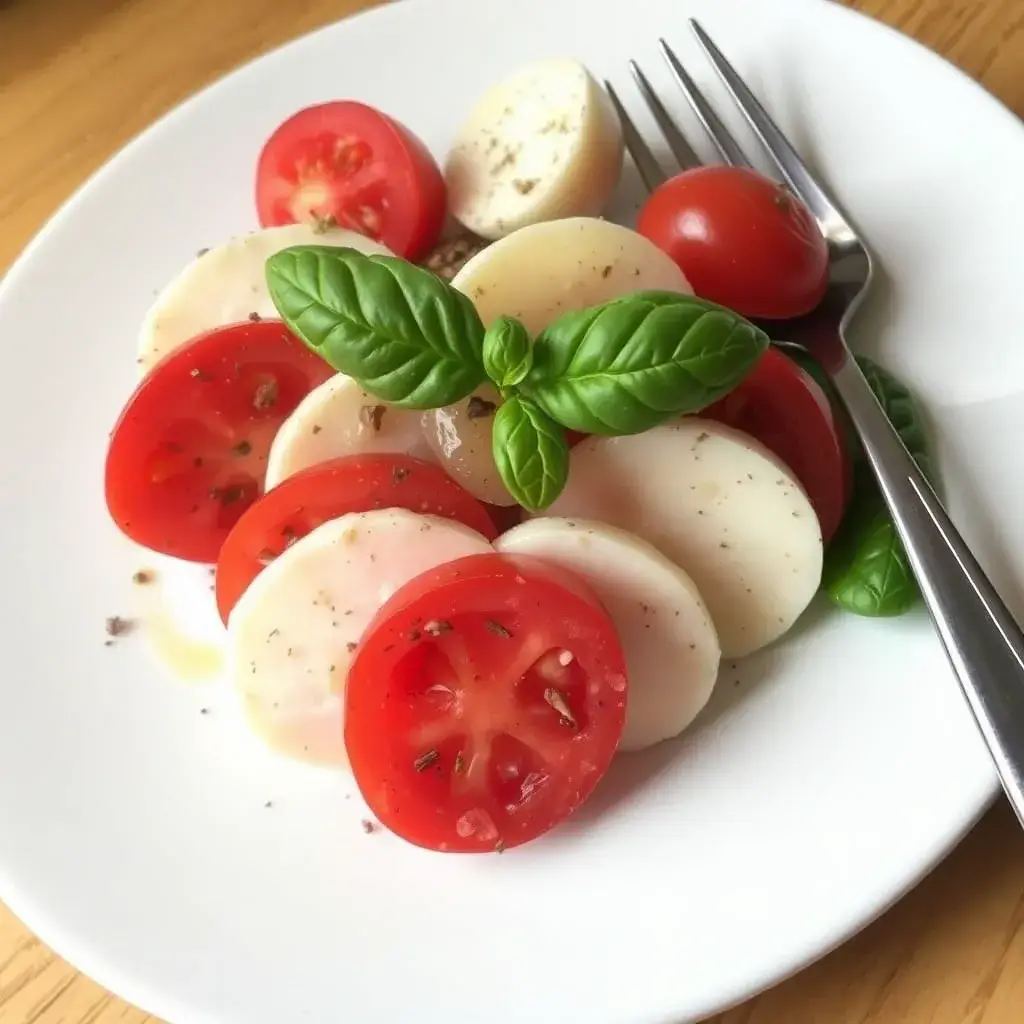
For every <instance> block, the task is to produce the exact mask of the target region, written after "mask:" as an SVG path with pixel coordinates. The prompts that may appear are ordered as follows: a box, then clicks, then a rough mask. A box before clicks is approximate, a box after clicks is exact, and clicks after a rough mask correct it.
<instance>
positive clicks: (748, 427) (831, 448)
mask: <svg viewBox="0 0 1024 1024" xmlns="http://www.w3.org/2000/svg"><path fill="white" fill-rule="evenodd" d="M813 383H814V382H813V381H810V384H813ZM814 387H815V389H817V390H820V389H818V388H817V385H816V384H815V385H814ZM700 415H701V416H706V417H708V418H709V419H713V420H717V421H718V422H719V423H726V424H728V425H729V426H732V427H735V428H736V429H737V430H742V431H744V432H745V433H747V434H750V435H752V436H753V437H755V438H757V440H758V441H760V442H761V443H762V444H763V445H764V446H765V447H766V448H768V449H769V450H771V451H772V452H774V453H775V454H776V455H777V456H778V457H779V458H780V459H782V461H783V462H785V463H786V465H787V466H789V468H790V469H791V470H792V471H793V473H794V474H795V475H796V478H797V479H798V480H799V481H800V483H801V484H802V485H803V488H804V490H805V491H806V492H807V496H808V498H809V499H810V501H811V505H812V506H813V507H814V511H815V512H816V513H817V515H818V522H819V523H820V524H821V535H822V539H823V540H824V541H826V542H827V541H828V540H830V539H831V538H832V536H833V534H834V533H835V532H836V530H837V529H838V528H839V523H840V520H841V519H842V518H843V512H844V511H845V509H846V502H847V500H848V499H849V495H850V487H851V485H852V477H851V469H850V459H849V455H848V453H847V451H846V448H845V446H844V445H843V442H842V440H841V438H840V437H839V434H838V432H837V430H836V427H835V424H834V421H833V417H832V412H831V409H830V407H829V404H828V400H827V399H826V398H825V397H824V396H823V395H822V396H821V398H820V399H819V397H818V396H817V395H816V394H815V392H814V391H812V389H811V387H810V386H809V385H808V379H806V378H805V375H804V374H803V371H802V370H801V369H800V368H799V367H798V366H796V365H795V364H794V363H792V362H791V361H790V360H789V359H787V358H786V357H785V356H784V355H782V353H781V352H779V351H777V350H776V349H774V348H770V349H768V351H767V352H765V354H764V355H763V356H761V358H760V359H759V360H758V361H757V364H756V365H755V367H754V369H753V370H752V371H751V372H750V374H749V376H747V378H746V379H745V380H744V381H743V382H742V383H741V384H740V385H739V386H738V387H737V388H736V389H735V390H734V391H731V392H730V393H729V394H728V395H726V396H725V398H722V399H720V400H719V401H717V402H715V403H714V404H713V405H710V406H708V407H707V408H706V409H705V410H703V412H701V413H700Z"/></svg>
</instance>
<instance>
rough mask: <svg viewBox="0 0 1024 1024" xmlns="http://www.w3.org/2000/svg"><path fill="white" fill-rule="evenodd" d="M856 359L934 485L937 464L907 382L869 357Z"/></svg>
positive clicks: (916, 460)
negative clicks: (901, 380) (933, 460)
mask: <svg viewBox="0 0 1024 1024" xmlns="http://www.w3.org/2000/svg"><path fill="white" fill-rule="evenodd" d="M856 359H857V365H858V366H859V367H860V370H861V373H863V374H864V376H865V378H866V379H867V382H868V385H869V386H870V388H871V390H872V391H873V392H874V393H875V397H876V398H877V399H878V401H879V403H880V404H881V406H882V408H883V409H884V410H885V415H886V416H888V417H889V422H890V423H891V424H892V425H893V426H894V427H895V428H896V433H897V434H899V435H900V439H901V440H902V441H903V443H904V445H906V448H907V451H908V452H910V454H911V455H912V456H913V457H914V461H915V462H916V463H917V464H918V466H919V467H920V469H921V472H922V473H924V475H925V476H926V477H927V478H928V480H929V482H930V483H931V484H932V486H933V487H934V486H935V483H936V481H935V479H934V478H933V472H932V471H933V468H934V467H933V466H932V464H931V459H930V457H929V455H928V437H927V434H926V433H925V429H924V418H923V416H922V414H921V410H920V409H919V408H918V405H917V400H916V399H915V398H914V396H913V395H912V394H911V393H910V390H909V389H908V388H907V387H906V385H904V384H903V383H902V382H900V381H899V380H897V379H896V378H895V377H894V376H893V375H892V374H891V373H890V372H889V371H888V370H884V369H882V367H881V366H879V365H878V363H876V362H875V361H874V360H872V359H868V358H867V356H857V357H856ZM872 479H873V478H872Z"/></svg>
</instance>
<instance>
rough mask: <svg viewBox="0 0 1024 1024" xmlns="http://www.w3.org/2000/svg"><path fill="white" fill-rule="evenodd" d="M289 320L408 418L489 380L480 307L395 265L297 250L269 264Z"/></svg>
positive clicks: (336, 252)
mask: <svg viewBox="0 0 1024 1024" xmlns="http://www.w3.org/2000/svg"><path fill="white" fill-rule="evenodd" d="M266 272H267V285H268V287H269V289H270V296H271V298H272V299H273V300H274V305H275V306H276V307H277V311H278V312H279V313H280V314H281V319H282V320H284V322H285V323H286V324H287V325H288V326H289V327H290V328H291V329H292V331H294V332H295V334H297V335H298V336H299V337H300V338H301V339H302V340H303V341H304V342H305V343H306V344H307V345H309V346H310V347H311V348H313V349H315V350H316V351H317V352H319V353H320V355H321V356H323V358H324V359H325V360H326V361H327V362H328V363H330V365H331V366H333V367H334V369H336V370H340V371H341V372H342V373H346V374H348V375H349V376H350V377H354V378H355V379H356V380H357V381H358V382H359V383H360V385H362V387H363V388H364V390H366V391H369V392H370V393H371V394H374V395H376V396H377V397H378V398H381V399H383V400H384V401H385V402H390V403H392V404H393V405H399V406H403V407H404V408H407V409H436V408H438V407H439V406H442V405H451V404H452V403H453V402H458V401H459V400H460V399H463V398H465V397H466V396H467V395H468V394H470V393H471V392H472V391H473V389H474V388H476V387H477V386H479V384H480V383H481V382H482V381H483V380H484V376H485V374H484V368H483V360H482V357H481V348H482V344H483V337H484V327H483V324H482V323H481V322H480V316H479V314H478V313H477V311H476V308H475V307H474V305H473V303H472V302H470V301H469V299H468V298H467V297H466V296H465V295H463V294H462V293H461V292H457V291H456V290H455V289H454V288H449V287H448V285H446V284H445V283H444V282H443V281H441V280H440V278H438V277H436V276H435V275H434V274H432V273H430V271H429V270H423V269H421V268H420V267H416V266H414V265H413V264H411V263H407V262H406V261H405V260H401V259H397V258H395V257H392V256H367V255H365V254H364V253H360V252H357V251H356V250H355V249H345V248H337V247H331V246H318V245H299V246H293V247H292V248H290V249H283V250H281V251H280V252H277V253H275V254H274V255H273V256H271V257H270V259H268V260H267V271H266Z"/></svg>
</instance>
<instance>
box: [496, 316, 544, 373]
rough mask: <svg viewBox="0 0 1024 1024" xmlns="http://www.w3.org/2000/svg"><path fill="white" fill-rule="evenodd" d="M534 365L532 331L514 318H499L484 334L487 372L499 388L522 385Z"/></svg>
mask: <svg viewBox="0 0 1024 1024" xmlns="http://www.w3.org/2000/svg"><path fill="white" fill-rule="evenodd" d="M532 365H533V342H532V341H530V335H529V332H528V331H527V330H526V328H525V327H524V326H523V325H522V324H521V323H520V322H519V321H518V320H513V319H512V317H510V316H499V317H498V319H497V320H495V321H494V323H492V324H491V325H490V327H488V328H487V333H486V334H484V370H485V371H486V373H487V376H488V377H490V378H491V380H492V381H494V383H495V384H497V386H498V387H499V388H513V387H515V386H516V385H517V384H519V383H521V382H522V379H523V378H524V377H525V376H526V375H527V374H528V373H529V372H530V367H531V366H532Z"/></svg>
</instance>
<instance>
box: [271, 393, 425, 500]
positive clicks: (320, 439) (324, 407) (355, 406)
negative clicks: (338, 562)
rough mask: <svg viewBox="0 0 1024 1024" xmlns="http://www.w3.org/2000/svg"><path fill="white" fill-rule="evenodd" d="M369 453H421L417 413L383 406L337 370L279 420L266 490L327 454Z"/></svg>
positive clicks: (331, 457) (421, 446)
mask: <svg viewBox="0 0 1024 1024" xmlns="http://www.w3.org/2000/svg"><path fill="white" fill-rule="evenodd" d="M373 452H396V453H399V454H416V455H427V454H428V452H429V449H428V447H427V445H426V442H425V441H424V440H423V436H422V433H421V431H420V413H418V412H409V411H407V410H405V409H398V408H396V407H395V406H388V405H385V404H383V403H382V402H381V401H380V399H378V398H374V397H373V396H372V395H368V394H367V393H366V392H365V391H363V389H362V388H361V387H360V386H359V385H358V384H357V383H356V382H355V381H354V380H353V379H352V378H351V377H347V376H345V374H343V373H339V374H338V375H337V376H334V377H331V379H330V380H327V381H324V383H323V384H321V385H320V386H319V387H318V388H315V389H314V390H313V391H311V392H310V393H309V394H308V395H306V397H305V398H304V399H303V400H302V401H301V402H300V403H299V404H298V406H297V407H296V408H295V411H294V412H293V413H292V414H291V416H289V417H288V419H286V420H285V421H284V423H282V424H281V428H280V430H278V432H277V434H276V436H275V437H274V443H273V444H272V445H271V446H270V455H269V456H268V458H267V477H266V489H267V490H268V491H269V490H270V488H271V487H276V486H277V485H278V484H279V483H280V482H281V481H282V480H284V479H285V478H286V477H289V476H292V475H293V474H295V473H298V472H300V471H301V470H303V469H308V468H309V467H310V466H315V465H317V463H320V462H326V461H327V460H328V459H336V458H339V457H341V456H342V455H368V454H371V453H373Z"/></svg>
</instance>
